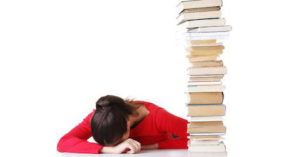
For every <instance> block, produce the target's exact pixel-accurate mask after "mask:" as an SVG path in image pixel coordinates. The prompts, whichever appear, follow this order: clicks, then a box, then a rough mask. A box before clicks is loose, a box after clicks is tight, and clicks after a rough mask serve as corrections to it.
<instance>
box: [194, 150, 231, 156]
mask: <svg viewBox="0 0 300 157" xmlns="http://www.w3.org/2000/svg"><path fill="white" fill-rule="evenodd" d="M188 157H227V152H226V151H225V152H188Z"/></svg>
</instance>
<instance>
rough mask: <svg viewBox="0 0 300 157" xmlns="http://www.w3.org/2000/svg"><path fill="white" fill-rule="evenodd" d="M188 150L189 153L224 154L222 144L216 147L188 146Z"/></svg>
mask: <svg viewBox="0 0 300 157" xmlns="http://www.w3.org/2000/svg"><path fill="white" fill-rule="evenodd" d="M188 150H189V151H191V152H226V147H225V145H224V143H222V142H221V143H219V144H216V145H200V144H199V145H189V146H188Z"/></svg>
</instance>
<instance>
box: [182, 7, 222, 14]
mask: <svg viewBox="0 0 300 157" xmlns="http://www.w3.org/2000/svg"><path fill="white" fill-rule="evenodd" d="M220 10H221V7H219V6H215V7H205V8H191V9H184V10H183V11H182V12H181V13H180V14H179V15H181V14H182V13H195V12H210V11H220Z"/></svg>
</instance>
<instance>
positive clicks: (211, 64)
mask: <svg viewBox="0 0 300 157" xmlns="http://www.w3.org/2000/svg"><path fill="white" fill-rule="evenodd" d="M223 66H224V65H223V61H222V60H215V61H202V62H190V66H189V67H188V69H190V68H205V67H223Z"/></svg>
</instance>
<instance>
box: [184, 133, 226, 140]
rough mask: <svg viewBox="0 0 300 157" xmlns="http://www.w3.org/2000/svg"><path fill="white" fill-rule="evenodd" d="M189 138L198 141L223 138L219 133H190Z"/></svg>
mask: <svg viewBox="0 0 300 157" xmlns="http://www.w3.org/2000/svg"><path fill="white" fill-rule="evenodd" d="M188 139H189V140H197V141H220V140H222V139H223V137H222V136H219V135H193V134H192V135H189V136H188Z"/></svg>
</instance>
